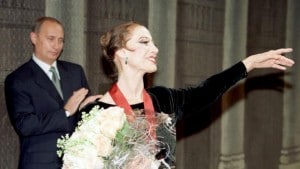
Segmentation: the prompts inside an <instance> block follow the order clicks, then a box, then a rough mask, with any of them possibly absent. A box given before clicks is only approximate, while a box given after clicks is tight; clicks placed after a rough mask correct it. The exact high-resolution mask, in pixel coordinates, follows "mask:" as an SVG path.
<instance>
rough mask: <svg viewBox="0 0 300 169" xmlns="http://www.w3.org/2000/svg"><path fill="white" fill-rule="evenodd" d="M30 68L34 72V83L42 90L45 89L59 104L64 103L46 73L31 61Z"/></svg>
mask: <svg viewBox="0 0 300 169" xmlns="http://www.w3.org/2000/svg"><path fill="white" fill-rule="evenodd" d="M30 66H31V68H32V70H33V76H34V81H35V82H36V84H37V85H39V86H40V87H41V88H43V89H45V90H46V91H47V92H48V94H49V95H50V96H52V97H53V98H54V99H55V100H57V101H58V102H59V103H63V100H62V98H61V97H60V96H59V93H58V92H57V90H56V88H55V86H54V84H53V83H52V81H51V80H50V79H49V77H48V76H47V75H46V74H45V72H44V71H43V70H42V69H41V68H40V67H39V66H38V65H37V64H36V63H35V62H34V61H33V60H31V61H30Z"/></svg>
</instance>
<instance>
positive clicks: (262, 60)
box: [242, 48, 295, 72]
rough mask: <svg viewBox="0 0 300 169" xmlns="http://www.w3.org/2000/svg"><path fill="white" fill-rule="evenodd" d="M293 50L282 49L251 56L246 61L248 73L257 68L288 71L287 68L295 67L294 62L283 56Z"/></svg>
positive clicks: (244, 61)
mask: <svg viewBox="0 0 300 169" xmlns="http://www.w3.org/2000/svg"><path fill="white" fill-rule="evenodd" d="M292 51H293V49H292V48H282V49H277V50H270V51H268V52H264V53H259V54H255V55H251V56H249V57H247V58H246V59H244V60H243V61H242V62H243V63H244V65H245V67H246V69H247V72H250V71H251V70H253V69H256V68H274V69H279V70H286V67H291V66H293V65H294V63H295V62H294V61H293V60H292V59H289V58H287V57H285V56H283V54H285V53H289V52H292Z"/></svg>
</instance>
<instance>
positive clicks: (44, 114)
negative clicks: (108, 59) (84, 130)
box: [5, 17, 94, 169]
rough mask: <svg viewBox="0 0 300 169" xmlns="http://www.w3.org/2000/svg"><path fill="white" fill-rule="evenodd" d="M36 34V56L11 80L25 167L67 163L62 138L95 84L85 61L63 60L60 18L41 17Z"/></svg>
mask: <svg viewBox="0 0 300 169" xmlns="http://www.w3.org/2000/svg"><path fill="white" fill-rule="evenodd" d="M30 39H31V42H32V44H33V48H34V51H33V56H32V58H31V59H30V60H29V61H28V62H27V63H25V64H23V65H22V66H20V67H19V68H17V69H16V70H15V71H14V72H12V73H11V74H9V75H8V76H7V77H6V80H5V96H6V103H7V109H8V113H9V116H10V119H11V122H12V124H13V126H14V128H15V130H16V132H17V134H18V136H19V139H20V156H19V169H56V168H61V165H62V161H61V159H59V158H58V156H57V154H56V150H57V147H56V143H57V139H58V138H60V137H61V136H62V135H65V134H66V133H70V134H71V133H72V131H73V130H74V129H75V127H76V124H77V122H78V120H79V119H80V114H79V113H76V112H78V108H79V106H80V104H82V102H83V100H84V99H85V98H86V96H87V95H89V91H88V89H89V87H88V84H87V80H86V77H85V74H84V71H83V69H82V67H81V66H79V65H77V64H74V63H70V62H66V61H60V60H57V59H58V58H59V56H60V54H61V52H62V50H63V45H64V28H63V26H62V24H61V23H60V22H59V21H58V20H56V19H55V18H51V17H42V18H39V19H38V20H37V21H36V23H35V25H34V26H33V29H32V32H31V33H30ZM50 67H54V70H53V71H52V72H51V71H49V69H50ZM53 80H55V82H53ZM57 82H58V83H57ZM56 83H57V84H56ZM56 85H58V86H56ZM56 87H58V88H56ZM93 99H94V98H93Z"/></svg>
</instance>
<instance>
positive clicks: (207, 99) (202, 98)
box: [149, 62, 247, 117]
mask: <svg viewBox="0 0 300 169" xmlns="http://www.w3.org/2000/svg"><path fill="white" fill-rule="evenodd" d="M246 76H247V71H246V67H245V66H244V64H243V63H242V62H238V63H237V64H235V65H233V66H232V67H230V68H228V69H226V70H224V71H222V72H220V73H218V74H215V75H213V76H211V77H209V78H208V79H206V80H205V81H203V82H201V83H200V84H199V85H197V86H195V87H188V88H183V89H169V88H165V87H154V88H150V89H149V93H151V95H152V98H153V102H154V103H153V104H157V105H156V108H157V109H160V110H161V111H164V112H165V113H176V116H179V117H180V116H181V115H182V114H181V113H182V112H185V110H186V109H190V108H193V109H197V110H199V111H198V112H200V111H202V110H204V109H206V108H207V107H208V106H210V105H211V104H212V103H214V102H215V101H216V100H217V99H218V98H219V97H220V96H222V95H223V94H224V93H225V92H226V91H227V90H228V89H229V88H230V87H232V86H233V85H234V84H235V83H236V82H238V81H239V80H241V79H243V78H245V77H246Z"/></svg>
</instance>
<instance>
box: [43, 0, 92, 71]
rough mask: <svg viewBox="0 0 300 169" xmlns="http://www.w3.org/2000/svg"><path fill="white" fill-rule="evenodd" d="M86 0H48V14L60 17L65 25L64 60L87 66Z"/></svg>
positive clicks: (62, 56) (62, 57)
mask: <svg viewBox="0 0 300 169" xmlns="http://www.w3.org/2000/svg"><path fill="white" fill-rule="evenodd" d="M85 9H86V1H78V0H68V1H62V0H46V15H47V16H52V17H55V18H57V19H59V20H60V21H61V22H62V23H63V25H64V27H65V44H64V51H63V53H62V55H61V59H62V60H68V61H71V62H74V63H78V64H80V65H82V66H83V67H84V68H85V67H86V66H85V64H86V35H85V29H86V18H85Z"/></svg>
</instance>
